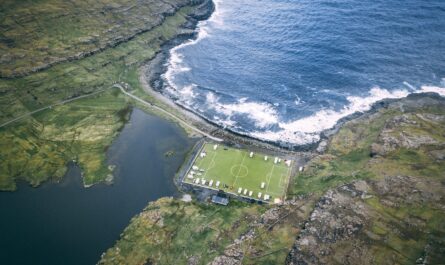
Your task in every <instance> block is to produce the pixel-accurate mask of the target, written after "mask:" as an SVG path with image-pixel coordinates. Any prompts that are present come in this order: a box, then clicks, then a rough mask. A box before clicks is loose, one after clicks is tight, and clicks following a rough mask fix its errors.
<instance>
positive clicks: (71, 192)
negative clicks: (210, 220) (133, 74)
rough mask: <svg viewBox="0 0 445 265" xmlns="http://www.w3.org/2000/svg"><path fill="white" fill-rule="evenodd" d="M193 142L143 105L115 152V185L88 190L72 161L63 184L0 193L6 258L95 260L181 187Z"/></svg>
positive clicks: (2, 257) (2, 258)
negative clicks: (177, 180)
mask: <svg viewBox="0 0 445 265" xmlns="http://www.w3.org/2000/svg"><path fill="white" fill-rule="evenodd" d="M193 143H194V142H193V140H190V139H189V138H187V136H186V135H185V134H184V133H183V131H182V130H181V129H180V128H178V127H177V126H176V125H174V124H171V123H169V122H166V121H164V120H162V119H160V118H158V117H154V116H151V115H147V114H145V113H143V112H142V111H140V110H137V109H136V110H134V111H133V113H132V116H131V120H130V123H129V124H127V125H126V127H125V128H124V129H123V131H122V133H121V134H120V136H119V137H118V138H117V139H116V141H115V142H114V143H113V145H112V147H111V148H110V149H109V152H108V154H109V157H110V163H111V164H115V165H117V168H116V171H115V175H116V177H115V183H114V185H112V186H107V185H97V186H93V187H91V188H88V189H85V188H83V187H82V181H81V178H80V170H79V168H78V167H74V166H71V167H70V169H69V172H68V173H67V176H66V177H65V178H64V180H63V182H62V183H60V184H54V183H48V184H44V185H42V186H41V187H39V188H31V187H29V186H27V185H24V184H22V185H20V187H19V190H18V191H17V192H12V193H9V192H2V193H0V209H1V218H0V264H7V265H13V264H33V265H37V264H42V265H43V264H45V265H52V264H54V265H55V264H57V265H60V264H73V265H74V264H75V265H80V264H95V263H96V262H97V261H98V260H99V259H100V255H101V254H102V252H104V251H105V250H106V249H107V248H109V247H111V246H112V245H113V244H114V242H115V240H117V239H118V238H119V234H120V233H121V232H122V231H123V229H124V228H125V227H126V226H127V225H128V223H129V221H130V219H131V218H132V217H133V216H134V215H136V214H137V213H139V212H140V211H141V210H142V209H143V208H144V207H145V206H146V205H147V203H148V202H149V201H153V200H156V199H158V198H160V197H163V196H173V195H175V194H176V193H177V191H176V188H175V186H174V184H173V176H174V174H175V172H176V170H177V169H178V168H179V167H180V165H181V164H182V162H183V160H184V158H185V155H186V152H188V150H189V149H190V148H191V146H192V145H193ZM170 150H173V151H175V155H174V156H172V157H168V158H167V157H165V156H164V153H165V152H167V151H170Z"/></svg>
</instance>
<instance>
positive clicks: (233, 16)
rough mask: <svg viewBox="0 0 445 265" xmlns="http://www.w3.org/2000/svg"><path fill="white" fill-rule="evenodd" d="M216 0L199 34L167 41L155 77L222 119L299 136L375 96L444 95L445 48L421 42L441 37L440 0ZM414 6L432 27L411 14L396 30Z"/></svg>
mask: <svg viewBox="0 0 445 265" xmlns="http://www.w3.org/2000/svg"><path fill="white" fill-rule="evenodd" d="M214 2H215V8H216V9H215V12H214V13H213V14H212V16H211V17H210V18H209V19H208V20H206V21H201V22H199V24H198V27H197V34H198V35H197V38H196V39H193V40H189V41H187V42H185V43H183V44H181V45H179V46H176V47H174V48H173V49H171V51H170V57H169V60H168V62H167V66H168V67H167V71H166V72H165V73H164V74H163V76H162V78H163V79H164V80H165V81H166V82H165V83H166V85H167V86H166V88H165V90H164V91H165V93H166V94H168V95H169V96H171V97H173V98H174V99H175V100H176V101H177V103H178V104H180V105H182V106H184V107H185V108H188V109H190V110H191V111H193V112H195V113H197V114H199V115H201V116H202V117H204V118H206V119H208V120H211V121H213V122H215V123H217V124H219V125H221V126H223V127H225V128H227V129H230V130H232V131H235V132H237V133H241V134H245V135H249V136H251V137H254V138H257V139H261V140H266V141H272V142H280V143H287V144H293V145H303V144H309V143H313V142H317V141H318V140H319V139H320V133H321V132H322V131H324V130H327V129H330V128H332V127H334V126H335V125H336V123H337V122H338V121H339V120H340V119H342V118H344V117H346V116H348V115H351V114H353V113H355V112H365V111H367V110H369V109H370V108H371V106H372V105H373V104H374V103H375V102H377V101H379V100H382V99H387V98H390V99H396V98H402V97H406V96H407V95H409V94H411V93H422V92H435V93H438V94H440V95H442V96H445V79H442V80H441V81H440V80H438V78H436V76H439V77H440V76H443V71H442V68H443V67H442V68H441V67H440V66H442V65H443V62H444V61H445V57H444V56H443V54H445V52H443V48H442V50H441V47H439V46H437V47H435V46H431V47H430V46H425V45H426V44H427V43H428V42H425V39H427V40H429V39H430V40H433V41H432V42H434V41H435V42H436V43H440V42H441V41H442V42H443V41H445V38H444V36H445V32H444V29H445V27H444V25H445V20H443V19H435V17H437V16H438V14H440V9H438V8H437V6H436V5H442V4H441V2H434V3H430V5H431V6H430V7H429V8H425V9H422V8H423V6H422V7H419V6H418V3H417V2H412V3H410V4H409V5H408V6H403V5H402V6H403V8H401V3H403V2H401V1H395V2H394V3H393V2H391V1H389V2H385V3H384V5H385V8H386V9H387V13H388V14H386V13H385V14H380V13H379V14H374V13H373V12H374V11H375V10H384V9H382V8H378V9H373V8H368V7H369V6H370V5H371V6H372V5H375V3H374V2H373V1H364V2H361V1H358V2H357V1H348V0H346V1H345V2H344V3H342V4H338V5H337V4H336V5H326V2H324V1H320V0H315V1H314V0H302V1H298V3H297V2H295V1H292V0H284V1H272V0H265V1H256V0H246V1H243V2H242V3H241V2H239V1H236V0H227V1H224V2H222V1H221V0H218V1H214ZM339 10H343V11H344V10H349V11H348V12H350V13H349V15H348V16H343V15H342V12H339ZM356 10H360V12H358V11H357V12H355V11H356ZM431 10H435V11H434V12H438V13H437V14H435V13H434V14H432V13H431V12H432V11H431ZM422 12H423V13H425V14H424V15H425V16H418V17H423V19H426V18H428V23H430V24H431V25H432V26H431V27H430V31H425V30H424V27H422V25H423V24H422V23H426V22H425V21H420V22H419V24H418V25H420V26H419V27H416V25H417V24H415V21H411V20H410V21H408V22H409V23H410V28H411V31H409V32H408V31H406V32H405V31H403V30H405V28H403V27H400V25H404V23H407V22H406V21H405V18H406V17H410V18H413V17H415V16H416V15H417V14H418V13H419V14H423V13H422ZM430 13H431V14H430ZM427 14H428V15H430V16H426V15H427ZM429 18H431V19H429ZM385 19H386V20H385ZM351 20H352V21H354V23H351ZM360 21H363V23H359V22H360ZM337 24H338V25H342V26H336V25H337ZM351 25H353V26H354V27H351ZM413 25H414V26H413ZM394 29H397V30H399V31H400V32H401V33H400V32H397V34H398V35H397V34H396V33H394V31H392V30H394ZM399 33H400V34H399ZM370 34H373V35H372V38H371V39H369V36H370ZM320 36H322V38H321V37H320ZM338 36H342V37H341V38H339V37H338ZM398 47H404V49H400V48H398ZM419 69H421V70H419ZM422 69H423V70H422ZM404 80H406V81H404ZM419 80H420V81H419ZM422 81H423V83H422ZM425 83H428V84H435V85H436V84H438V83H440V84H439V85H436V86H434V85H423V86H422V85H421V84H425ZM397 87H402V88H399V89H397ZM327 88H329V89H327ZM369 88H371V89H369Z"/></svg>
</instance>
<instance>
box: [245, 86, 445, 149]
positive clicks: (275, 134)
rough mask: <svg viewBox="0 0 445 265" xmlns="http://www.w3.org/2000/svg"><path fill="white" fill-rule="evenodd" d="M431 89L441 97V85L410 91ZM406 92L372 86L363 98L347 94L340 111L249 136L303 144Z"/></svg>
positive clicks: (429, 90) (419, 91)
mask: <svg viewBox="0 0 445 265" xmlns="http://www.w3.org/2000/svg"><path fill="white" fill-rule="evenodd" d="M423 92H435V93H438V94H440V95H442V96H445V88H444V87H437V86H422V87H421V88H420V89H417V90H415V91H414V93H423ZM409 94H410V92H409V91H407V90H395V91H388V90H386V89H381V88H377V87H376V88H373V89H371V90H370V91H369V95H368V96H366V97H357V96H350V97H347V100H348V102H349V104H348V105H346V106H344V107H343V109H341V110H340V111H334V110H329V109H323V110H320V111H318V112H316V113H315V114H313V115H311V116H308V117H305V118H302V119H298V120H295V121H291V122H280V123H279V128H280V130H278V131H266V132H253V133H252V134H251V135H252V136H253V137H256V138H260V139H263V140H268V141H283V142H288V143H292V144H307V143H311V142H316V141H318V140H319V139H320V136H319V133H320V132H321V131H323V130H326V129H330V128H332V127H334V126H335V124H336V123H337V122H338V120H340V119H341V118H343V117H346V116H348V115H350V114H353V113H355V112H364V111H367V110H369V109H370V108H371V106H372V104H373V103H375V102H377V101H379V100H382V99H386V98H402V97H406V96H408V95H409Z"/></svg>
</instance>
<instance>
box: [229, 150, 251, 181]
mask: <svg viewBox="0 0 445 265" xmlns="http://www.w3.org/2000/svg"><path fill="white" fill-rule="evenodd" d="M246 155H247V153H245V154H244V156H243V160H241V164H240V167H239V170H238V173H237V174H236V176H235V181H234V182H233V185H232V186H233V187H235V184H236V181H237V180H238V175H239V173H240V171H241V166H243V163H244V159H245V158H246ZM246 168H247V167H246ZM247 175H249V169H248V168H247Z"/></svg>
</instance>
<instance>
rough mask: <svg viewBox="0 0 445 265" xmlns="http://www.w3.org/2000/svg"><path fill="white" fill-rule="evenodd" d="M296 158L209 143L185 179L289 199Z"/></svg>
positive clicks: (274, 200)
mask: <svg viewBox="0 0 445 265" xmlns="http://www.w3.org/2000/svg"><path fill="white" fill-rule="evenodd" d="M293 168H294V161H292V160H286V159H284V158H281V157H277V156H270V155H266V154H261V153H256V152H251V151H249V150H244V149H236V148H231V147H227V146H224V145H220V144H214V143H205V144H203V146H202V147H201V149H200V151H199V152H198V153H197V155H196V156H195V158H194V160H193V161H192V164H191V166H190V168H189V169H188V171H187V172H186V174H185V176H184V178H183V182H184V183H187V184H190V185H194V186H199V187H202V188H207V189H212V190H217V191H223V192H225V193H229V194H231V195H234V196H239V197H243V198H247V199H253V200H257V201H262V202H270V203H280V202H282V201H284V200H285V196H286V191H287V187H288V185H289V178H290V175H291V172H292V169H293Z"/></svg>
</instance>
